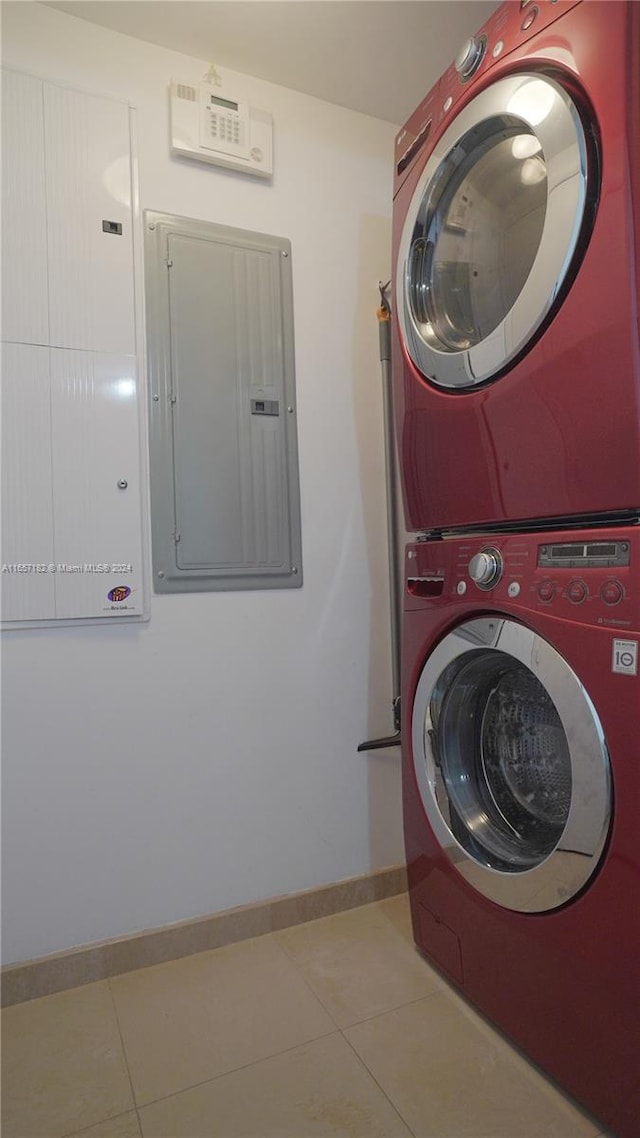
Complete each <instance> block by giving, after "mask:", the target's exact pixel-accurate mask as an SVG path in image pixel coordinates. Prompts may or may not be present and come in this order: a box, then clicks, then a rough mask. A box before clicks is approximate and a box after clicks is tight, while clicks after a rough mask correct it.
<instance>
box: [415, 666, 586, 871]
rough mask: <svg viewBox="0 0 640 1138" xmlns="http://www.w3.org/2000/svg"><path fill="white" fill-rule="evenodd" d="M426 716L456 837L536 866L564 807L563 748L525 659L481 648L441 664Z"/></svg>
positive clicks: (501, 863)
mask: <svg viewBox="0 0 640 1138" xmlns="http://www.w3.org/2000/svg"><path fill="white" fill-rule="evenodd" d="M429 717H430V721H431V731H432V739H433V746H434V751H435V753H436V754H437V755H438V757H439V761H440V775H441V778H442V781H443V784H444V786H443V790H444V796H446V800H447V805H448V814H449V818H450V820H451V824H452V829H453V832H454V834H455V836H456V837H457V839H458V841H459V842H460V844H461V845H462V846H464V847H465V848H466V849H467V850H468V852H469V853H470V854H471V855H472V856H479V857H480V858H481V859H482V860H483V861H484V862H486V864H487V865H490V866H492V867H493V868H494V869H499V870H503V871H504V872H507V873H512V872H521V871H523V870H527V869H530V868H531V867H532V866H535V865H538V864H539V863H540V862H541V861H543V860H544V859H545V858H546V857H548V856H549V854H550V853H552V851H553V850H554V849H555V848H556V846H557V844H558V842H559V841H560V838H561V837H562V833H563V831H564V828H565V826H566V824H567V821H568V818H569V811H570V808H571V790H572V777H571V755H570V752H569V745H568V742H567V737H566V734H565V731H564V728H563V726H562V722H561V720H560V716H559V715H558V711H557V709H556V707H555V705H554V703H553V701H552V699H551V697H550V696H549V693H548V692H547V691H546V690H545V688H544V687H543V686H542V684H541V683H540V681H539V680H538V679H537V678H536V676H535V675H534V674H533V672H531V671H530V670H529V668H527V667H525V665H524V664H520V663H518V662H517V661H514V660H513V659H511V658H510V657H509V656H507V655H505V654H504V653H502V652H500V651H493V652H482V651H480V652H477V653H470V654H469V656H468V657H467V656H465V657H463V659H462V661H461V662H456V663H454V664H452V665H450V667H449V668H448V669H447V670H445V672H444V673H443V675H442V676H441V678H440V680H439V682H438V684H437V686H436V688H435V690H434V692H433V695H432V697H431V700H430V703H429Z"/></svg>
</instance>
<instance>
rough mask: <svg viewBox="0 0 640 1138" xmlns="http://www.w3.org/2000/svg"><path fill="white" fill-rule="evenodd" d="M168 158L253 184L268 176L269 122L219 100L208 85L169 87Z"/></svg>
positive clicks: (254, 110)
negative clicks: (232, 173)
mask: <svg viewBox="0 0 640 1138" xmlns="http://www.w3.org/2000/svg"><path fill="white" fill-rule="evenodd" d="M170 102H171V153H172V154H180V155H182V156H183V157H185V158H195V159H197V160H198V161H199V162H209V163H211V164H212V165H214V166H224V167H226V168H227V169H229V170H241V171H243V172H244V173H245V174H252V175H253V176H254V177H257V178H270V177H271V175H272V173H273V119H272V117H271V115H270V113H269V112H268V111H261V110H258V109H257V108H256V107H251V106H249V104H248V103H246V102H241V101H238V100H237V99H233V98H231V97H229V96H227V95H226V94H222V91H221V89H220V88H219V87H213V86H211V85H210V84H209V83H200V84H197V85H195V86H194V85H192V84H189V83H172V84H171V93H170Z"/></svg>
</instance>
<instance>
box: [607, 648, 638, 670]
mask: <svg viewBox="0 0 640 1138" xmlns="http://www.w3.org/2000/svg"><path fill="white" fill-rule="evenodd" d="M611 671H612V672H620V673H621V674H622V675H626V676H635V675H636V674H637V671H638V641H637V640H614V642H613V654H612V658H611Z"/></svg>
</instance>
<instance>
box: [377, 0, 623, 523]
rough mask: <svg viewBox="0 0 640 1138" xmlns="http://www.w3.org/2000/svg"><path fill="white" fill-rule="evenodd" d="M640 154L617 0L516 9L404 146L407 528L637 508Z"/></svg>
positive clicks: (495, 19)
mask: <svg viewBox="0 0 640 1138" xmlns="http://www.w3.org/2000/svg"><path fill="white" fill-rule="evenodd" d="M639 138H640V4H638V3H623V2H618V0H558V2H557V3H556V2H554V0H536V2H535V3H532V2H524V3H520V2H518V0H508V2H507V3H505V4H503V5H502V6H501V7H500V8H498V9H497V10H496V12H495V13H494V15H493V16H492V17H491V19H490V20H489V21H488V23H487V24H485V26H484V28H483V29H482V30H481V32H480V33H479V34H478V35H477V36H475V37H473V39H471V40H470V41H469V42H468V43H467V44H466V45H465V46H464V48H463V50H462V51H461V53H460V56H459V57H458V59H457V61H456V64H455V66H452V67H451V68H449V70H448V71H447V72H446V73H445V75H444V76H443V77H442V79H441V80H440V82H439V83H438V85H437V86H436V87H435V88H434V90H433V91H431V93H430V94H429V95H428V96H427V98H426V99H425V100H424V102H423V103H422V104H421V105H420V107H418V109H417V111H416V112H415V114H414V115H412V117H411V118H410V119H409V122H408V123H407V125H406V126H405V127H404V128H403V130H402V131H401V132H400V134H399V136H398V138H397V145H396V159H395V161H396V178H395V201H394V235H393V264H394V269H393V278H394V281H395V305H394V309H395V314H394V339H393V348H392V367H393V380H394V397H395V403H396V406H395V414H396V422H397V428H398V446H399V454H400V465H401V470H402V477H403V486H404V496H405V507H406V517H407V525H408V528H409V529H412V530H422V531H426V532H439V531H448V530H455V529H460V528H468V527H472V526H486V525H491V526H495V525H514V524H518V523H526V525H523V526H522V528H527V526H528V525H529V524H530V523H532V522H535V521H536V520H538V519H542V518H555V519H563V521H564V520H572V521H574V520H576V519H578V520H580V519H589V522H591V521H592V520H596V519H600V520H604V521H605V522H606V521H607V520H611V521H613V520H620V519H623V518H630V517H631V516H632V515H633V514H634V513H635V512H637V511H638V509H639V508H640V348H639V330H638V296H639V293H640V287H639V283H640V269H639V265H640V216H639V213H640V210H639V203H640V145H639V144H638V139H639ZM558 524H559V523H558Z"/></svg>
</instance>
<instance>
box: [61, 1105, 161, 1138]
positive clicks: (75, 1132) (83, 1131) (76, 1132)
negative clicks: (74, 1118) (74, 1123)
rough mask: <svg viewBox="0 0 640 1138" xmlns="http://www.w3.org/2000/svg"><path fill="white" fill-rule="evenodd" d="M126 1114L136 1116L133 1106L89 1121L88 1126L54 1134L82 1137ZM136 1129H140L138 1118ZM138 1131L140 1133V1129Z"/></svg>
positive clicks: (65, 1136)
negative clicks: (97, 1119)
mask: <svg viewBox="0 0 640 1138" xmlns="http://www.w3.org/2000/svg"><path fill="white" fill-rule="evenodd" d="M128 1114H135V1115H136V1117H137V1111H136V1109H135V1106H134V1107H132V1108H131V1109H130V1110H121V1111H119V1112H118V1114H110V1115H109V1117H108V1118H101V1119H100V1120H99V1121H98V1122H90V1123H89V1125H88V1126H83V1127H82V1129H81V1130H77V1129H76V1130H67V1131H66V1133H64V1134H60V1135H56V1138H82V1135H83V1134H90V1133H91V1131H92V1130H94V1129H95V1128H96V1126H104V1125H106V1123H107V1122H117V1121H118V1119H119V1118H126V1117H127V1115H128ZM138 1129H140V1119H138ZM140 1133H142V1131H141V1130H140Z"/></svg>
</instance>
